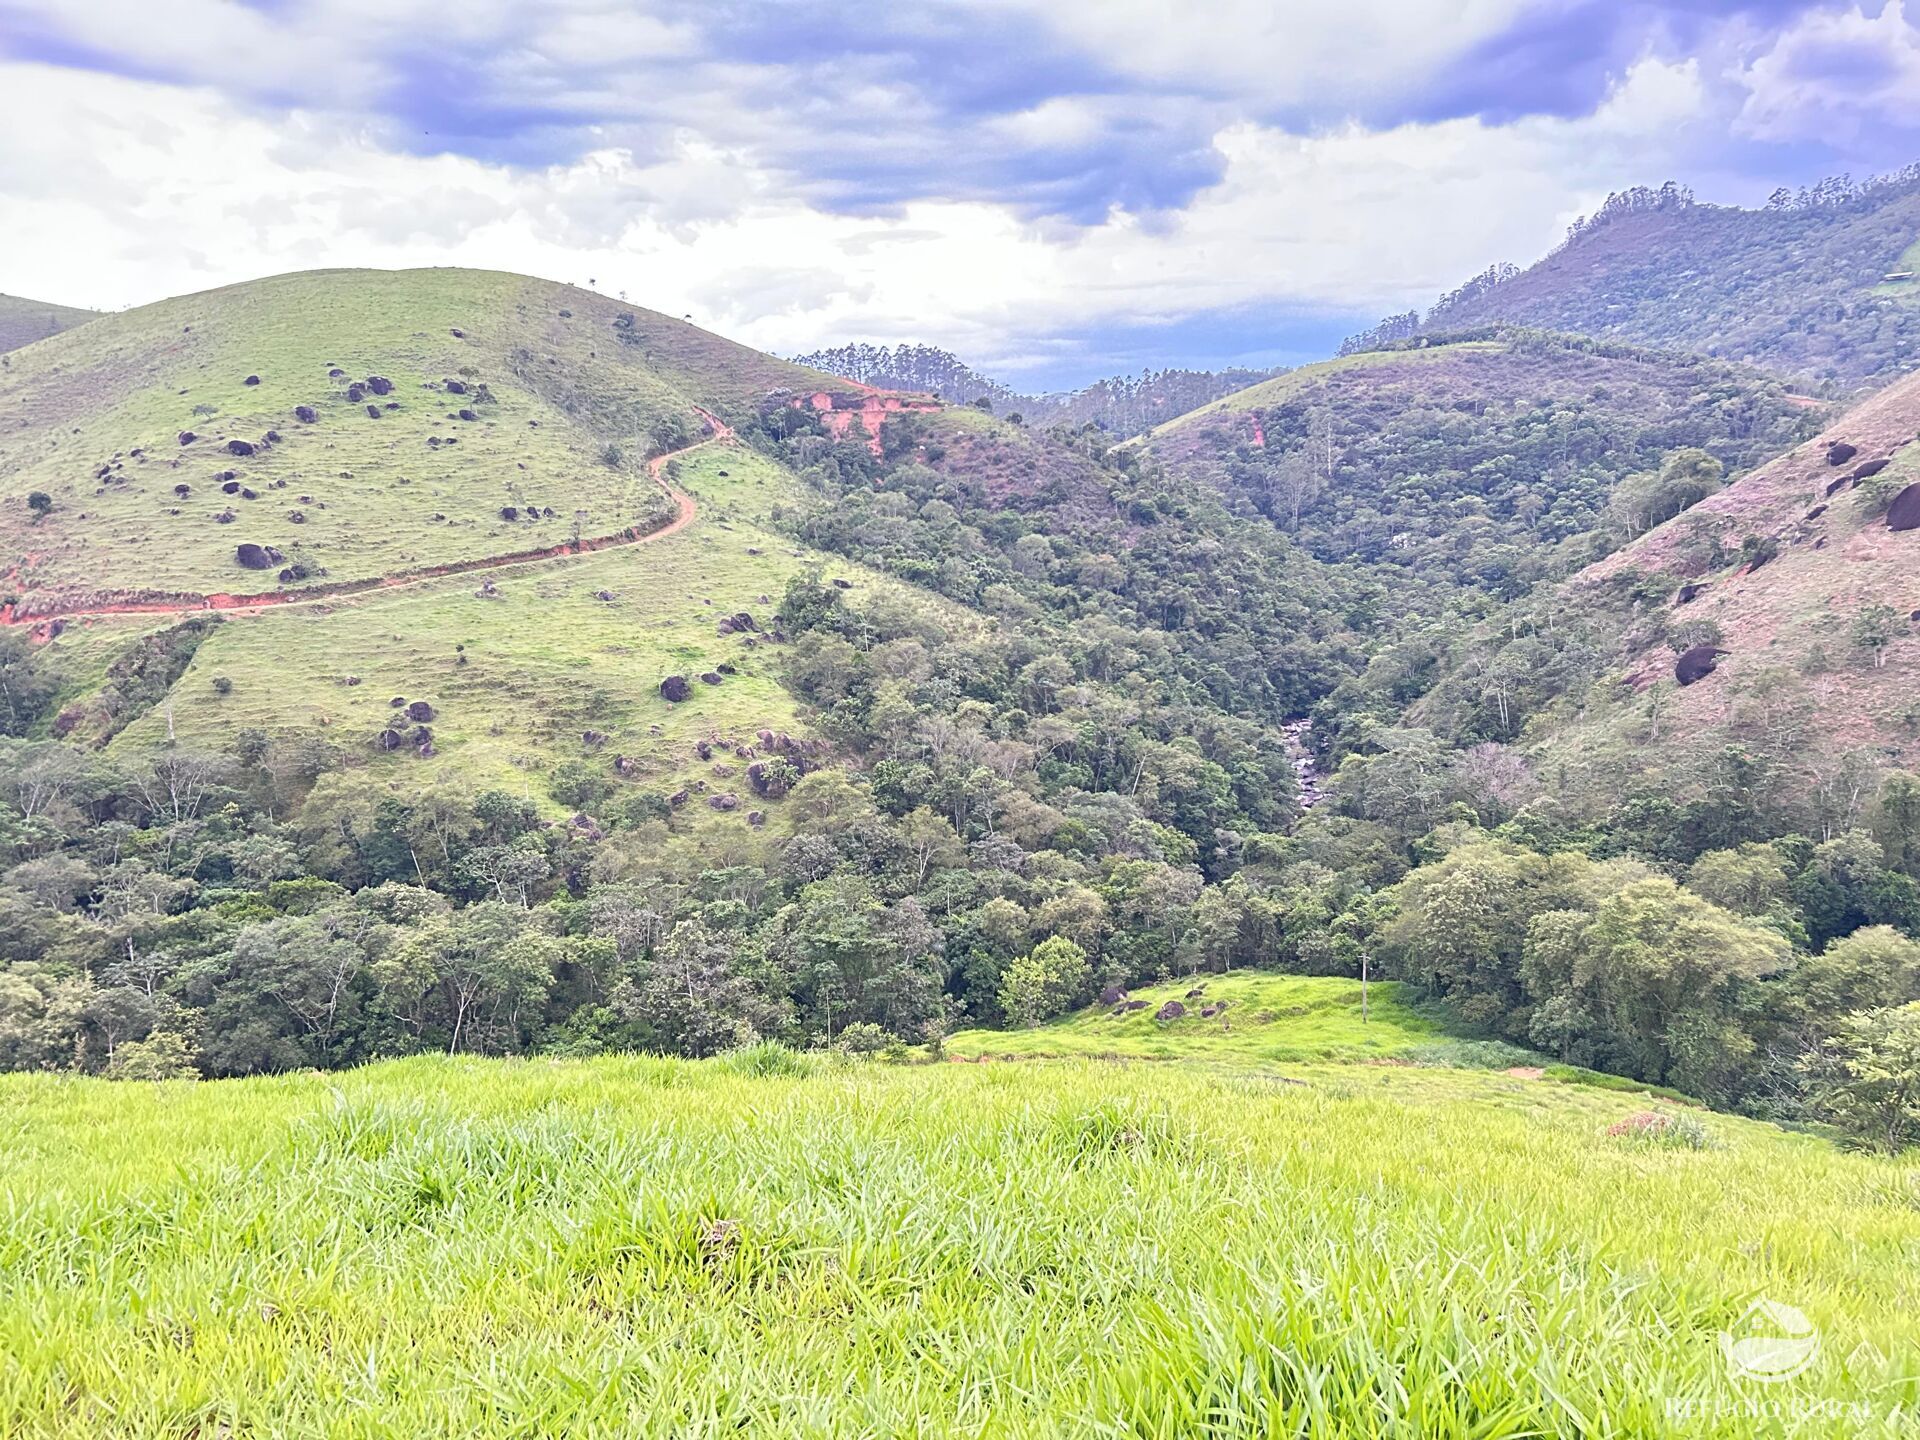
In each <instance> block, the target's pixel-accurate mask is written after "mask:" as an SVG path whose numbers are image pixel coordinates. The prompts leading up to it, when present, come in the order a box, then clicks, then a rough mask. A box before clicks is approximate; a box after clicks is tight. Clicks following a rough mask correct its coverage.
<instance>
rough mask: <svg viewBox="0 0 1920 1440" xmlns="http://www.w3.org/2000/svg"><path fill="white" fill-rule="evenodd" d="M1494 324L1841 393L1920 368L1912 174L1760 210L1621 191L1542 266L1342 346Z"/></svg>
mask: <svg viewBox="0 0 1920 1440" xmlns="http://www.w3.org/2000/svg"><path fill="white" fill-rule="evenodd" d="M1491 323H1504V324H1518V325H1528V326H1537V327H1540V328H1542V329H1548V330H1559V331H1567V332H1571V333H1576V334H1585V335H1592V336H1605V337H1611V338H1617V339H1621V340H1628V341H1633V342H1636V343H1639V344H1644V345H1660V346H1671V347H1673V348H1675V349H1679V350H1691V351H1696V352H1698V353H1700V354H1703V355H1711V356H1715V357H1717V358H1720V359H1723V360H1734V361H1742V362H1745V363H1747V364H1751V365H1756V366H1759V367H1760V368H1762V369H1765V370H1768V371H1770V372H1772V373H1774V374H1776V375H1781V376H1785V377H1788V378H1790V379H1793V380H1795V381H1797V382H1801V383H1809V384H1825V385H1827V386H1829V387H1831V388H1833V389H1835V390H1836V391H1838V392H1840V393H1846V392H1849V391H1851V390H1854V389H1857V388H1858V387H1860V386H1862V385H1875V384H1883V383H1885V382H1886V381H1887V380H1890V379H1892V378H1894V377H1895V376H1897V375H1900V374H1901V373H1903V372H1904V371H1905V370H1907V369H1909V368H1910V367H1911V366H1912V365H1913V364H1914V362H1915V357H1916V356H1920V166H1914V167H1909V168H1908V169H1906V170H1903V171H1900V172H1898V173H1896V174H1893V175H1888V176H1884V177H1881V178H1879V179H1876V180H1872V181H1868V182H1866V183H1864V184H1854V183H1853V182H1851V181H1849V180H1847V179H1846V178H1845V177H1841V178H1838V179H1834V180H1828V181H1823V182H1821V183H1820V184H1818V185H1815V186H1812V187H1809V188H1807V189H1805V190H1801V191H1797V192H1794V191H1787V190H1782V191H1780V192H1778V193H1776V194H1775V195H1774V197H1773V198H1772V200H1771V201H1770V202H1769V203H1768V204H1767V206H1766V207H1765V208H1764V209H1759V210H1744V209H1740V208H1738V207H1735V206H1726V205H1708V204H1702V203H1700V202H1699V201H1697V200H1695V199H1694V197H1693V195H1692V192H1690V191H1688V190H1686V189H1684V188H1683V187H1680V186H1676V185H1673V184H1668V185H1666V186H1664V187H1662V188H1661V189H1659V190H1649V189H1644V188H1640V189H1634V190H1629V191H1626V192H1623V193H1621V194H1617V195H1614V196H1611V197H1610V198H1609V199H1608V201H1607V203H1606V205H1605V206H1603V207H1602V208H1601V209H1600V210H1599V211H1598V212H1597V213H1596V214H1594V215H1593V216H1591V217H1589V218H1587V219H1584V220H1582V221H1580V222H1579V223H1578V224H1576V225H1575V226H1574V227H1573V229H1572V231H1571V232H1570V233H1569V235H1568V237H1567V240H1566V242H1565V243H1564V244H1563V245H1562V246H1560V248H1559V249H1557V250H1555V251H1554V252H1553V253H1552V254H1551V255H1549V256H1547V258H1546V259H1544V260H1542V261H1540V262H1539V263H1538V264H1536V265H1533V266H1530V267H1528V268H1526V269H1524V270H1523V269H1520V268H1518V267H1516V266H1514V265H1511V264H1505V265H1498V266H1495V267H1493V268H1492V269H1491V270H1488V271H1487V272H1485V273H1484V274H1481V275H1478V276H1476V277H1474V278H1473V279H1472V280H1470V281H1468V282H1467V283H1466V284H1465V285H1463V286H1461V287H1460V288H1459V289H1457V290H1455V291H1453V292H1451V293H1450V294H1448V295H1446V296H1443V297H1442V298H1441V300H1440V301H1439V303H1438V304H1436V305H1435V306H1434V307H1433V309H1432V310H1431V311H1429V312H1428V313H1427V315H1426V316H1425V317H1424V318H1422V317H1420V316H1417V315H1401V316H1394V317H1392V318H1390V319H1388V320H1386V321H1384V322H1382V324H1381V325H1380V326H1379V327H1376V329H1375V330H1374V331H1373V332H1370V333H1369V334H1368V335H1365V336H1357V337H1355V339H1354V340H1353V341H1350V342H1349V344H1350V345H1352V346H1354V347H1355V348H1371V347H1372V346H1374V345H1377V344H1379V343H1381V342H1383V341H1389V340H1396V339H1403V338H1406V337H1407V336H1409V335H1411V334H1413V333H1416V332H1418V333H1448V332H1453V331H1458V330H1461V329H1464V328H1468V327H1472V326H1478V325H1485V324H1491Z"/></svg>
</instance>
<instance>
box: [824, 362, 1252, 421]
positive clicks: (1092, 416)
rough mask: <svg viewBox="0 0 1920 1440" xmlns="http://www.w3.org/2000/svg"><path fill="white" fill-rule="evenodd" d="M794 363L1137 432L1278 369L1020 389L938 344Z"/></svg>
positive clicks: (1151, 375) (1164, 373)
mask: <svg viewBox="0 0 1920 1440" xmlns="http://www.w3.org/2000/svg"><path fill="white" fill-rule="evenodd" d="M794 363H796V364H799V365H807V366H811V367H812V368H813V369H816V370H825V371H827V372H829V373H830V374H834V375H844V376H845V377H846V378H847V379H849V380H857V381H859V382H860V383H861V384H863V385H878V386H880V387H882V388H883V389H888V390H920V391H927V392H930V393H934V394H938V395H940V396H941V397H942V398H943V399H946V400H950V401H955V402H958V403H960V404H964V405H973V404H977V403H978V402H979V401H981V400H985V401H986V402H987V404H988V406H989V407H990V408H991V409H993V410H994V411H995V412H996V413H998V414H1002V415H1018V416H1020V418H1021V419H1022V420H1024V421H1025V422H1026V423H1027V424H1029V425H1038V426H1046V427H1051V426H1054V425H1066V426H1068V427H1070V428H1076V429H1077V428H1078V427H1080V426H1082V425H1094V426H1097V427H1098V428H1099V429H1101V430H1103V431H1106V432H1107V433H1108V434H1110V435H1115V436H1120V437H1124V436H1128V435H1138V434H1140V433H1141V432H1143V431H1146V430H1150V429H1152V428H1153V427H1154V426H1155V425H1158V424H1160V423H1161V422H1162V421H1165V420H1170V419H1172V418H1173V417H1174V416H1176V415H1183V414H1185V413H1186V412H1187V411H1189V410H1192V409H1195V408H1197V407H1199V406H1201V405H1205V404H1206V403H1207V402H1208V401H1210V400H1217V399H1219V398H1220V397H1221V396H1223V395H1230V394H1232V393H1233V392H1234V391H1236V390H1240V389H1244V388H1245V387H1246V386H1248V385H1254V384H1258V383H1259V382H1260V381H1262V380H1266V379H1270V378H1271V377H1272V376H1274V375H1278V374H1280V373H1282V372H1281V370H1278V369H1272V370H1248V369H1240V368H1229V369H1224V370H1143V371H1141V372H1140V374H1138V375H1114V376H1109V377H1108V378H1106V379H1104V380H1097V381H1095V382H1094V383H1093V384H1091V385H1086V386H1083V387H1082V388H1080V389H1078V390H1056V391H1048V392H1043V393H1039V394H1025V393H1022V392H1020V391H1017V390H1015V389H1014V388H1013V387H1012V386H1010V385H1007V384H1004V383H1002V382H1001V381H998V380H995V379H993V378H992V377H990V376H986V375H982V374H981V373H980V372H979V371H977V370H975V369H974V368H973V367H972V366H971V365H969V364H967V363H966V362H965V361H964V360H962V359H961V358H960V357H959V356H957V355H955V354H954V353H953V352H952V351H950V350H943V349H941V348H940V347H939V346H937V345H869V344H863V343H855V344H849V345H838V346H834V347H832V348H830V349H825V350H815V351H813V352H811V353H810V354H807V355H801V356H796V357H794Z"/></svg>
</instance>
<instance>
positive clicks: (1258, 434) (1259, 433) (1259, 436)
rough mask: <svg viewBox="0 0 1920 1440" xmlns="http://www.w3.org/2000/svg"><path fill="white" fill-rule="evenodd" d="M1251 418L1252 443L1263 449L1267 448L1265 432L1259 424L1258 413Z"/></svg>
mask: <svg viewBox="0 0 1920 1440" xmlns="http://www.w3.org/2000/svg"><path fill="white" fill-rule="evenodd" d="M1251 418H1252V420H1253V443H1254V444H1256V445H1258V446H1259V447H1260V448H1261V449H1262V450H1264V449H1266V448H1267V432H1266V430H1265V428H1264V427H1263V426H1262V425H1261V424H1260V417H1259V416H1258V415H1255V416H1253V417H1251Z"/></svg>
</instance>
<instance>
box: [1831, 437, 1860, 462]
mask: <svg viewBox="0 0 1920 1440" xmlns="http://www.w3.org/2000/svg"><path fill="white" fill-rule="evenodd" d="M1859 453H1860V447H1859V446H1858V445H1849V444H1848V443H1847V442H1846V441H1844V440H1835V441H1834V442H1833V443H1832V444H1830V445H1828V446H1827V463H1828V464H1829V465H1844V464H1846V463H1847V462H1848V461H1849V460H1851V459H1853V457H1854V456H1856V455H1858V454H1859Z"/></svg>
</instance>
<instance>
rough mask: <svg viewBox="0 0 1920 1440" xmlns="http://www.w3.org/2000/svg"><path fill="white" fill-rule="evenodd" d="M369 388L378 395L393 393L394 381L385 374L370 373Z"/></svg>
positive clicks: (368, 377) (368, 378)
mask: <svg viewBox="0 0 1920 1440" xmlns="http://www.w3.org/2000/svg"><path fill="white" fill-rule="evenodd" d="M367 389H369V390H371V391H372V392H373V393H374V394H376V395H391V394H392V393H393V382H392V381H391V380H389V379H387V377H386V376H384V375H369V376H367Z"/></svg>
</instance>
